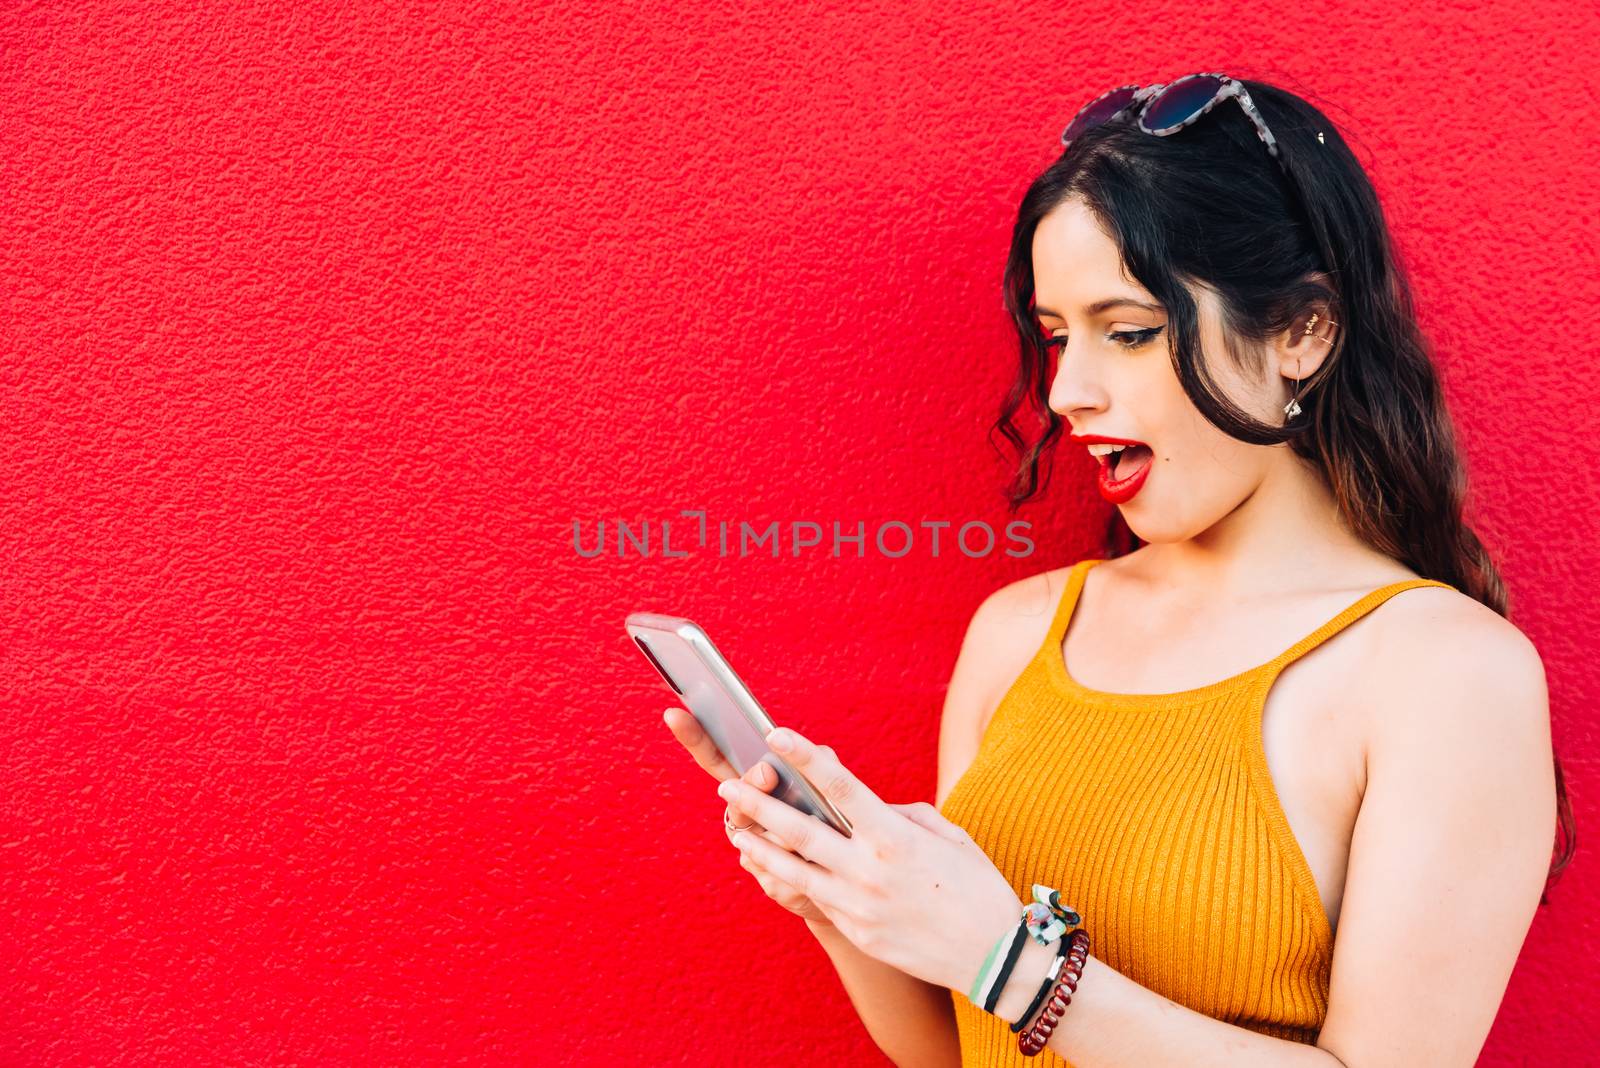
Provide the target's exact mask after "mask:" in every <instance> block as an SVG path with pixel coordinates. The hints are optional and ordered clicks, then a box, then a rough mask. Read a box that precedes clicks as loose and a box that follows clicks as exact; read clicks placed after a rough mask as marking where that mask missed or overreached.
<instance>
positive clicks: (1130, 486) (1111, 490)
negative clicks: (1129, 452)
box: [1067, 434, 1156, 504]
mask: <svg viewBox="0 0 1600 1068" xmlns="http://www.w3.org/2000/svg"><path fill="white" fill-rule="evenodd" d="M1067 440H1068V441H1070V442H1073V443H1074V444H1077V445H1094V444H1101V443H1103V444H1109V445H1144V447H1145V448H1147V449H1149V448H1150V446H1148V445H1145V443H1144V442H1142V441H1135V440H1134V439H1132V438H1108V437H1106V436H1105V435H1104V434H1068V435H1067ZM1150 453H1151V455H1150V459H1148V460H1146V461H1145V463H1144V465H1143V466H1141V467H1140V468H1139V470H1137V471H1135V472H1134V473H1133V474H1131V475H1129V476H1128V477H1127V478H1124V479H1121V480H1118V479H1114V478H1112V477H1111V465H1110V464H1106V463H1102V464H1100V465H1099V467H1098V470H1097V472H1096V477H1095V487H1096V488H1097V489H1098V490H1099V491H1100V496H1101V497H1103V498H1105V499H1106V500H1107V501H1110V502H1111V503H1112V504H1126V503H1127V502H1128V501H1130V500H1132V499H1133V495H1134V494H1136V493H1138V492H1139V490H1140V488H1141V487H1142V486H1143V485H1144V480H1145V479H1146V478H1148V477H1149V476H1150V469H1151V468H1153V467H1155V465H1156V458H1155V450H1154V449H1151V450H1150Z"/></svg>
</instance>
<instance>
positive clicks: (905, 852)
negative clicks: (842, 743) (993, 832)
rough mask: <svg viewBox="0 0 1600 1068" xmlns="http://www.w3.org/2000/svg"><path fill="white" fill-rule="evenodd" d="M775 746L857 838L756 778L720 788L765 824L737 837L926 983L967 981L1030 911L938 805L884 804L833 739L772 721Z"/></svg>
mask: <svg viewBox="0 0 1600 1068" xmlns="http://www.w3.org/2000/svg"><path fill="white" fill-rule="evenodd" d="M785 740H788V741H789V742H790V743H791V744H790V747H789V748H788V749H784V748H783V743H784V741H785ZM767 744H768V745H771V746H772V747H773V749H774V751H776V752H778V753H779V754H780V755H781V756H782V757H783V758H784V759H785V760H787V761H788V762H789V763H790V764H792V765H794V766H795V767H796V768H797V769H799V770H800V772H801V773H802V774H803V775H805V777H806V778H807V779H808V780H809V781H810V782H811V784H812V785H813V786H815V787H816V788H817V789H818V790H820V791H821V792H822V793H823V794H824V795H826V797H827V798H828V800H829V801H831V802H832V803H833V805H834V807H835V808H837V809H838V810H839V811H841V812H843V813H844V815H845V818H846V819H848V820H849V821H850V830H851V837H849V838H846V837H845V836H844V835H842V834H840V833H839V832H838V831H835V830H834V829H833V828H832V827H830V826H828V825H827V824H826V823H824V822H823V821H822V820H819V819H817V818H816V817H815V816H811V815H808V814H806V813H804V812H801V811H799V810H798V809H795V808H792V807H791V806H789V805H787V804H785V803H784V802H782V801H779V800H778V799H777V798H775V797H770V796H768V795H767V794H765V793H764V792H763V791H761V790H757V789H751V788H750V786H749V785H748V784H744V783H738V782H732V781H725V782H723V784H722V785H721V786H719V787H717V793H718V794H720V795H722V796H723V797H724V798H726V799H727V800H729V801H731V802H733V806H734V808H735V809H736V810H737V811H738V812H741V813H745V814H746V818H752V819H756V820H759V821H760V822H761V824H762V825H763V826H764V828H765V833H764V834H740V835H736V836H735V839H734V841H735V844H736V845H738V846H739V847H740V850H741V851H743V852H745V853H746V854H747V855H748V856H749V857H750V858H751V860H752V861H753V862H754V863H756V864H758V865H760V866H761V867H762V868H763V869H765V870H766V871H767V872H770V873H771V875H772V876H773V877H774V878H776V879H778V880H780V881H781V882H782V883H783V884H784V885H785V886H786V887H787V888H789V889H790V890H792V891H793V892H795V893H799V894H804V895H805V896H806V897H807V898H809V899H810V900H811V902H812V903H814V904H815V905H816V906H818V907H819V908H820V909H821V910H822V912H823V913H824V914H825V915H826V916H827V918H828V919H829V920H831V921H832V922H833V924H834V926H835V927H837V928H838V929H839V931H840V933H842V934H843V935H844V936H845V937H846V938H848V939H849V940H850V941H851V942H852V943H853V944H854V945H855V946H856V948H857V949H859V950H861V951H862V952H863V953H866V954H867V955H868V956H870V957H873V958H875V959H877V960H881V961H883V962H884V963H885V964H888V965H890V966H891V967H895V968H898V969H900V970H901V971H903V972H906V973H907V974H909V975H914V976H916V977H917V978H919V979H922V980H924V981H926V982H930V983H937V984H939V985H941V986H945V987H949V988H950V989H952V990H959V991H962V992H965V991H967V990H969V989H970V988H971V985H972V982H973V980H975V979H976V978H977V976H978V972H979V971H980V970H981V969H982V967H983V962H984V960H985V959H986V957H987V956H988V953H989V950H990V948H991V947H992V946H993V945H994V944H995V942H996V941H998V940H999V939H1000V937H1001V936H1002V935H1004V934H1005V933H1006V932H1008V931H1010V930H1012V929H1014V928H1015V927H1016V925H1017V921H1018V920H1019V919H1021V917H1022V907H1023V903H1022V901H1020V900H1019V899H1018V897H1017V895H1016V893H1015V892H1014V891H1013V890H1012V889H1011V884H1010V883H1009V882H1007V880H1006V877H1005V876H1004V875H1001V874H1000V871H999V870H998V869H997V868H996V867H995V866H994V863H993V862H992V861H991V860H990V859H989V857H988V856H987V855H986V854H985V853H984V852H983V850H982V849H980V848H979V847H978V844H977V843H976V842H974V841H973V840H972V838H971V836H969V835H968V834H967V832H966V831H964V830H963V829H962V828H960V827H958V826H957V825H956V824H954V823H951V822H950V821H949V820H947V819H945V818H944V816H943V815H941V814H940V812H939V810H938V809H936V808H934V807H933V806H932V805H929V804H927V803H925V802H918V803H916V804H911V805H890V804H887V803H885V802H884V801H883V800H881V799H880V798H879V797H878V796H877V795H876V794H874V793H873V792H872V791H871V790H869V789H868V788H867V787H866V785H865V784H863V783H862V782H861V780H860V779H858V778H856V777H855V776H854V775H852V774H851V773H850V772H849V771H848V770H847V769H846V768H845V767H844V766H843V765H842V764H840V763H839V759H838V757H837V756H836V755H835V754H834V751H833V750H832V749H831V748H829V747H828V746H825V745H821V746H819V745H814V744H812V743H811V742H810V741H808V740H807V739H805V738H803V737H801V736H800V735H799V734H797V733H796V732H794V731H792V730H789V729H788V728H779V729H778V730H776V731H773V732H772V734H770V735H768V737H767Z"/></svg>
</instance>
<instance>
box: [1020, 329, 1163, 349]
mask: <svg viewBox="0 0 1600 1068" xmlns="http://www.w3.org/2000/svg"><path fill="white" fill-rule="evenodd" d="M1165 329H1166V327H1164V326H1152V327H1151V328H1150V329H1148V330H1113V331H1112V332H1111V333H1109V334H1107V335H1106V337H1108V338H1111V339H1113V340H1114V341H1116V343H1117V344H1119V345H1121V346H1122V347H1123V348H1125V349H1140V348H1144V346H1145V345H1146V344H1148V343H1149V342H1150V341H1151V340H1153V339H1154V338H1155V336H1156V335H1157V334H1159V333H1161V331H1163V330H1165ZM1128 338H1132V339H1133V340H1131V341H1129V340H1126V339H1128ZM1066 343H1067V339H1066V338H1065V337H1051V338H1049V339H1048V340H1047V341H1045V343H1044V350H1045V351H1046V352H1049V351H1050V350H1051V349H1058V348H1060V347H1061V346H1062V345H1065V344H1066Z"/></svg>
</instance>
